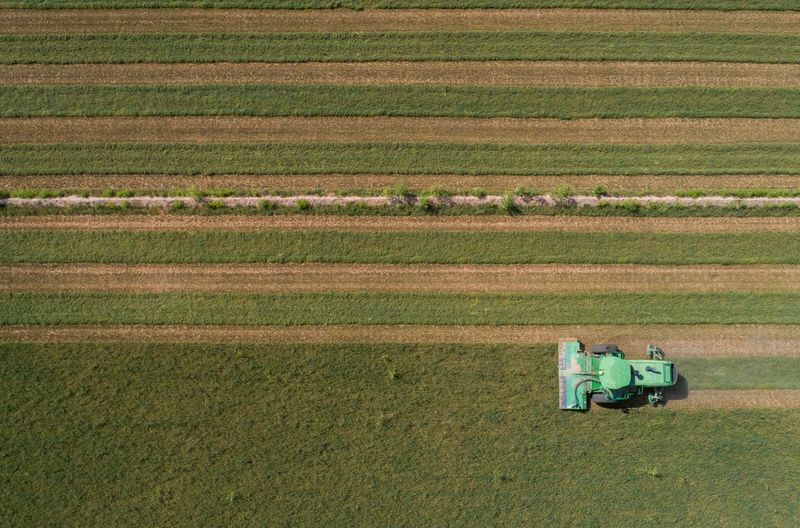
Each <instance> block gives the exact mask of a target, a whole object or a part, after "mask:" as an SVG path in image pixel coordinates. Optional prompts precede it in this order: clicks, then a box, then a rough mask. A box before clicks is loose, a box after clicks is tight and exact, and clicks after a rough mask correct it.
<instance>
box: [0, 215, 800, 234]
mask: <svg viewBox="0 0 800 528" xmlns="http://www.w3.org/2000/svg"><path fill="white" fill-rule="evenodd" d="M0 229H73V230H106V229H112V230H113V229H118V230H127V231H130V230H149V231H158V230H168V231H193V230H225V231H254V230H255V231H257V230H270V229H273V230H341V231H579V232H609V231H624V232H657V233H687V232H690V233H740V232H796V231H800V217H624V216H623V217H611V216H608V217H589V216H536V215H522V216H473V215H469V216H344V215H275V216H268V215H258V216H256V215H254V216H246V215H214V216H194V215H158V214H153V215H146V216H145V215H142V216H138V215H119V216H111V215H36V216H0Z"/></svg>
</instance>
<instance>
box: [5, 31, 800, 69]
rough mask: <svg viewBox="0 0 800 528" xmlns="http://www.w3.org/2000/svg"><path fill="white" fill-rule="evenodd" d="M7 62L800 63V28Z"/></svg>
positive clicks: (326, 43) (85, 51)
mask: <svg viewBox="0 0 800 528" xmlns="http://www.w3.org/2000/svg"><path fill="white" fill-rule="evenodd" d="M0 47H2V49H3V54H2V56H0V63H2V64H17V63H38V64H79V63H133V62H162V63H170V62H220V61H225V62H249V61H263V62H307V61H325V62H351V61H360V62H365V61H379V60H380V61H391V60H414V61H423V60H449V61H453V60H476V61H479V60H655V61H659V60H661V61H726V62H776V63H777V62H783V63H798V62H800V35H758V34H753V35H749V34H720V33H646V32H636V33H578V32H536V31H468V32H435V31H420V32H363V33H362V32H353V33H230V34H222V33H201V34H180V33H174V34H158V33H152V34H130V35H119V34H111V35H108V34H99V35H84V34H78V35H1V36H0Z"/></svg>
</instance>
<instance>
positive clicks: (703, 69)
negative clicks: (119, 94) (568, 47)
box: [0, 61, 800, 88]
mask: <svg viewBox="0 0 800 528" xmlns="http://www.w3.org/2000/svg"><path fill="white" fill-rule="evenodd" d="M218 83H225V84H265V83H266V84H272V83H279V84H344V85H353V84H360V85H392V84H414V85H419V84H435V85H466V86H539V87H564V86H566V87H611V86H618V87H634V88H644V87H659V86H708V87H739V88H743V87H752V88H757V87H764V88H787V87H797V86H800V64H757V63H742V64H732V63H726V62H702V63H701V62H618V61H608V62H580V61H541V62H538V61H485V62H483V61H456V62H449V61H425V62H409V61H400V62H342V63H322V62H308V63H261V62H251V63H224V62H223V63H208V64H192V63H185V64H152V63H149V64H148V63H144V64H64V65H59V64H9V65H0V85H26V84H67V85H88V84H102V85H147V84H158V85H182V84H218Z"/></svg>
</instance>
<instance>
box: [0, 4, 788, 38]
mask: <svg viewBox="0 0 800 528" xmlns="http://www.w3.org/2000/svg"><path fill="white" fill-rule="evenodd" d="M331 30H333V31H426V30H427V31H465V30H536V31H658V32H723V33H727V32H731V33H777V34H795V35H796V34H800V13H796V12H790V11H785V12H777V11H773V12H765V11H746V12H742V11H738V12H737V11H731V12H720V11H699V10H689V11H679V10H638V9H630V10H625V9H622V10H620V9H450V10H448V9H389V10H380V9H366V10H363V11H352V10H346V9H322V10H269V9H265V10H258V9H257V10H245V9H113V10H112V9H65V10H56V9H53V10H28V9H4V10H2V11H0V33H6V34H30V33H56V34H59V33H175V32H293V31H315V32H316V31H323V32H327V31H331Z"/></svg>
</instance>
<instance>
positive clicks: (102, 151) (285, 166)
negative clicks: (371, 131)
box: [0, 142, 800, 176]
mask: <svg viewBox="0 0 800 528" xmlns="http://www.w3.org/2000/svg"><path fill="white" fill-rule="evenodd" d="M87 173H89V174H126V173H130V174H199V175H214V174H347V173H350V174H364V173H373V174H472V175H481V174H489V175H501V174H509V175H510V174H514V175H532V176H533V175H592V174H597V175H648V174H652V175H668V174H675V175H701V174H709V175H713V174H728V175H736V174H780V175H794V174H800V144H798V143H790V144H752V143H747V144H736V145H720V144H712V145H683V144H682V145H592V144H559V145H541V144H539V145H507V144H483V143H480V144H464V143H306V142H302V143H301V142H297V143H212V144H193V143H77V144H71V143H69V144H61V143H57V144H21V145H0V175H7V176H21V175H46V174H53V175H64V174H76V175H79V174H87Z"/></svg>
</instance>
